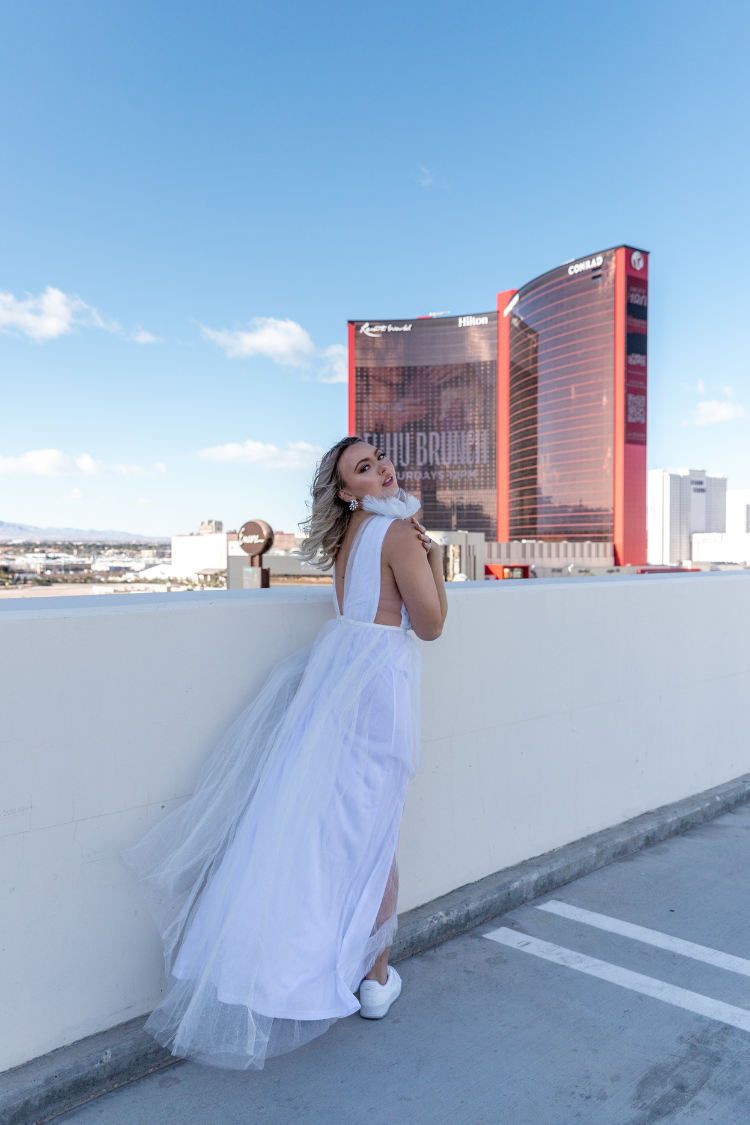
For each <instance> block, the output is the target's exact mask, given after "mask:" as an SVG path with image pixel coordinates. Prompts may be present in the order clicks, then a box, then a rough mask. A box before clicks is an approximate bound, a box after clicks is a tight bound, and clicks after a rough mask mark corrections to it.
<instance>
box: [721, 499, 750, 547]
mask: <svg viewBox="0 0 750 1125" xmlns="http://www.w3.org/2000/svg"><path fill="white" fill-rule="evenodd" d="M748 532H750V488H730V489H729V491H728V492H727V535H746V534H747V533H748Z"/></svg>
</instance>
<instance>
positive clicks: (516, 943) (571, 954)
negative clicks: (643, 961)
mask: <svg viewBox="0 0 750 1125" xmlns="http://www.w3.org/2000/svg"><path fill="white" fill-rule="evenodd" d="M484 937H486V938H489V939H490V941H497V942H499V943H500V945H507V946H510V948H511V949H518V950H520V951H521V952H522V953H531V954H532V955H533V956H534V957H541V958H543V960H545V961H552V962H553V964H555V965H562V966H564V968H566V969H577V970H578V972H579V973H587V974H588V975H589V976H591V977H598V978H599V979H600V980H606V981H609V983H610V984H619V985H620V986H621V987H622V988H629V989H630V990H631V992H640V993H641V994H642V995H643V996H651V997H652V999H654V1000H663V1001H664V1002H665V1003H666V1004H672V1005H673V1006H674V1007H675V1008H684V1009H685V1011H687V1012H695V1013H696V1014H697V1015H699V1016H708V1018H709V1019H712V1020H718V1021H719V1022H720V1023H726V1024H729V1026H730V1027H739V1028H740V1029H741V1030H742V1031H750V1012H748V1011H746V1010H745V1009H744V1008H735V1007H734V1005H732V1004H725V1003H724V1002H723V1000H712V999H711V998H710V997H709V996H701V994H700V993H699V992H690V991H689V990H688V989H687V988H678V987H677V986H676V985H674V984H666V983H665V982H664V981H663V980H656V979H655V978H654V977H646V976H643V974H642V973H633V972H631V970H630V969H623V968H621V967H620V966H619V965H610V964H609V963H608V962H607V961H600V960H599V959H598V958H596V957H586V956H585V955H584V954H583V953H576V952H575V951H574V950H572V949H564V948H563V946H561V945H552V944H551V942H548V941H540V940H539V939H538V938H533V937H529V935H528V934H519V933H518V932H517V931H516V930H509V929H507V928H506V927H505V926H503V927H501V928H500V929H499V930H493V931H492V933H489V934H484Z"/></svg>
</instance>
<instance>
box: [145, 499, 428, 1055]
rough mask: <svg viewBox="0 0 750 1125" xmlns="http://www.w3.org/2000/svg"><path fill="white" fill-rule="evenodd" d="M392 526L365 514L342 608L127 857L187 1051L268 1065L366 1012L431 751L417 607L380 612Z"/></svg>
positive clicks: (173, 1041)
mask: <svg viewBox="0 0 750 1125" xmlns="http://www.w3.org/2000/svg"><path fill="white" fill-rule="evenodd" d="M392 522H393V521H392V519H391V518H389V517H387V516H383V515H372V516H370V517H369V518H368V519H366V520H365V521H364V522H363V524H362V525H361V527H360V529H359V531H358V533H357V536H356V538H355V541H354V543H353V546H352V550H351V552H350V555H349V559H348V562H347V568H346V574H345V582H344V603H343V606H342V607H339V606H338V603H337V599H336V585H335V583H334V587H333V596H334V603H335V608H336V617H335V618H334V619H333V620H331V621H329V622H328V623H327V624H326V625H325V626H324V627H323V628H322V629H321V631H320V633H319V635H318V637H317V639H316V640H315V642H314V643H313V644H312V645H311V646H308V647H307V648H305V649H302V650H300V651H299V652H297V653H294V654H293V655H292V656H291V657H289V658H288V659H287V660H285V661H282V662H281V663H280V664H278V665H277V666H276V668H275V669H274V670H273V672H272V673H271V676H270V678H269V679H268V681H267V683H266V684H265V686H264V687H263V689H262V690H261V692H260V693H259V695H258V696H257V697H256V698H255V699H254V700H253V702H251V703H250V704H249V706H248V707H247V708H246V709H245V710H244V711H243V712H242V714H241V715H240V716H239V718H238V719H237V720H236V721H235V723H234V724H233V725H232V727H231V728H230V729H229V731H228V732H227V734H226V735H225V736H224V738H223V739H222V741H221V742H220V744H219V745H218V746H217V748H216V750H215V751H214V752H213V754H212V755H211V757H210V758H209V760H208V762H207V764H206V766H205V767H204V769H203V772H202V774H201V776H200V778H199V781H198V786H197V788H196V791H195V793H194V795H193V796H192V797H191V798H190V799H189V800H188V801H187V802H186V803H185V804H184V805H182V806H181V807H180V808H179V809H177V810H176V811H174V812H172V813H170V814H169V815H168V816H167V817H165V818H164V819H163V820H162V821H161V822H160V823H159V824H157V825H156V827H155V828H153V829H152V830H151V831H150V832H149V833H148V835H146V836H145V837H144V839H143V840H142V841H141V842H140V843H139V844H137V845H136V846H135V847H133V848H130V849H129V850H128V851H127V852H126V853H124V858H125V860H126V862H127V863H128V865H129V866H130V867H131V869H132V870H133V871H134V873H135V874H136V875H137V877H138V878H139V879H142V880H143V881H144V883H145V885H146V887H147V889H148V891H149V898H150V906H151V909H152V913H153V915H154V917H155V919H156V922H157V925H158V927H159V930H160V933H161V936H162V940H163V944H164V953H165V960H166V971H167V978H168V990H167V993H166V995H165V997H164V999H163V1000H162V1002H161V1003H160V1005H159V1006H158V1007H157V1008H156V1010H155V1011H154V1012H153V1013H152V1014H151V1016H150V1017H149V1020H148V1022H147V1024H146V1029H147V1030H148V1031H150V1033H151V1034H152V1035H153V1036H154V1038H156V1039H157V1040H158V1041H159V1042H160V1043H162V1044H163V1045H164V1046H166V1047H168V1048H169V1049H170V1050H171V1051H172V1052H173V1053H174V1054H175V1055H179V1056H185V1057H190V1058H194V1059H197V1060H198V1061H200V1062H204V1063H211V1064H214V1065H216V1066H225V1067H233V1068H239V1069H245V1068H248V1067H258V1068H259V1067H262V1066H263V1063H264V1061H265V1058H266V1057H267V1056H270V1055H275V1054H281V1053H283V1052H285V1051H290V1050H293V1049H294V1048H295V1047H297V1046H300V1045H301V1044H302V1043H305V1042H307V1041H308V1040H310V1039H312V1038H313V1037H314V1036H316V1035H320V1034H321V1033H322V1032H324V1031H325V1030H326V1029H327V1028H328V1027H329V1026H330V1025H331V1024H332V1023H333V1022H334V1021H335V1020H336V1019H338V1018H339V1017H341V1016H348V1015H351V1014H352V1013H353V1012H356V1011H357V1010H358V1008H359V1003H358V1001H357V999H356V997H355V995H354V993H355V992H356V990H357V989H358V987H359V984H360V981H361V980H362V978H363V977H364V976H365V975H366V973H367V972H369V970H370V969H371V968H372V965H373V963H374V961H375V958H376V957H377V956H378V954H379V953H381V952H382V950H383V949H385V948H386V946H388V945H390V944H391V942H392V940H393V936H394V933H395V930H396V914H395V906H394V909H393V912H392V914H391V915H390V916H389V917H387V918H385V920H383V918H382V911H381V918H380V919H378V912H379V910H380V908H381V904H382V903H383V901H384V893H385V891H386V888H387V886H388V883H389V877H390V876H391V872H392V867H393V864H394V859H395V853H396V847H397V843H398V831H399V826H400V822H401V814H402V811H403V805H404V797H405V795H406V787H407V783H408V781H409V778H410V777H412V776H413V775H414V773H415V772H416V769H417V765H418V754H419V682H420V676H421V657H420V653H419V649H418V648H417V645H416V644H415V642H414V638H413V637H412V636H411V634H410V633H409V631H408V630H409V619H408V616H407V614H406V610H405V609H402V615H401V617H402V622H401V626H389V625H376V624H375V623H374V618H375V615H376V613H377V609H378V602H379V599H380V567H381V552H382V546H383V540H384V538H385V534H386V532H387V530H388V527H389V526H390V524H391V523H392ZM376 921H377V922H378V924H377V925H376Z"/></svg>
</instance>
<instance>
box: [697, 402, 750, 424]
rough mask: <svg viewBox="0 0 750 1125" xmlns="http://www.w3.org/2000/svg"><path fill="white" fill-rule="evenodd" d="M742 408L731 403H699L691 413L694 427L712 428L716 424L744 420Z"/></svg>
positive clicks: (743, 409)
mask: <svg viewBox="0 0 750 1125" xmlns="http://www.w3.org/2000/svg"><path fill="white" fill-rule="evenodd" d="M745 416H746V415H745V408H744V406H738V405H736V404H735V403H733V402H718V401H716V400H712V401H711V402H699V403H698V405H697V406H696V408H695V410H694V411H693V422H694V423H695V425H696V426H713V425H714V424H715V423H716V422H734V421H736V420H737V419H739V418H744V417H745Z"/></svg>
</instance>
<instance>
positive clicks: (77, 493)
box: [65, 488, 83, 500]
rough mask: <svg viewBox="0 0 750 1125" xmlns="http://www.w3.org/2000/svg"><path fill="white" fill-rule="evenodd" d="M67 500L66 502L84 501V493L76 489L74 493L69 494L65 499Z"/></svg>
mask: <svg viewBox="0 0 750 1125" xmlns="http://www.w3.org/2000/svg"><path fill="white" fill-rule="evenodd" d="M65 499H66V500H83V493H82V492H81V490H80V488H74V489H73V491H72V492H69V493H68V495H67V496H66V497H65Z"/></svg>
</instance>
